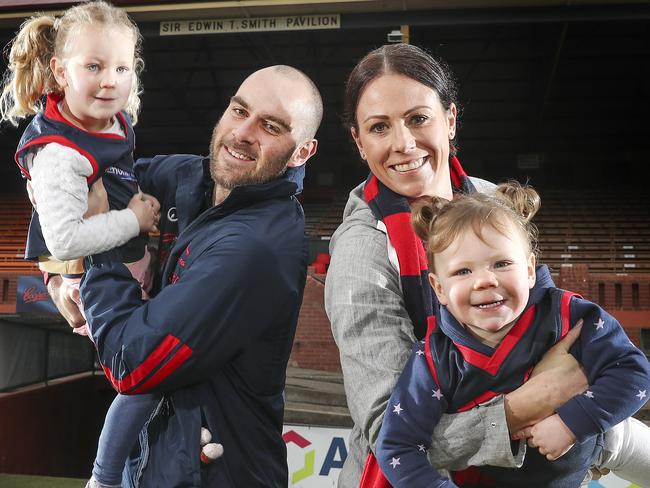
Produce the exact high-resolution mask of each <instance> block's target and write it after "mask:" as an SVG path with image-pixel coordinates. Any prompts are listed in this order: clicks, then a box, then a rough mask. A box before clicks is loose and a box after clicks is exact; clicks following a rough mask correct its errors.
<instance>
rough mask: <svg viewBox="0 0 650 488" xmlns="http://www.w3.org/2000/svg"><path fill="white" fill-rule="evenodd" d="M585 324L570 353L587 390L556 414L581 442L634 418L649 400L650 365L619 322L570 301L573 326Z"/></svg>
mask: <svg viewBox="0 0 650 488" xmlns="http://www.w3.org/2000/svg"><path fill="white" fill-rule="evenodd" d="M579 319H583V320H584V324H583V326H582V331H581V333H580V337H579V339H578V340H577V341H576V343H575V344H574V345H573V347H572V348H571V350H570V352H571V353H572V354H573V355H574V356H575V357H576V359H577V360H578V361H579V362H580V364H582V366H583V367H584V368H585V370H586V372H587V376H588V379H589V387H588V388H587V391H585V392H584V393H582V394H581V395H576V396H575V397H573V398H572V399H571V400H569V401H568V402H567V403H565V404H564V405H563V406H562V407H560V408H559V409H558V411H557V413H558V415H559V416H560V418H562V421H563V422H564V423H565V424H566V425H567V427H568V428H569V429H571V431H572V432H573V434H574V435H575V436H576V438H577V440H578V441H582V440H583V439H585V438H586V437H589V436H590V435H594V434H597V433H600V432H605V431H607V430H609V429H610V428H612V427H613V426H614V425H616V424H617V423H619V422H620V421H622V420H624V419H626V418H628V417H630V416H631V415H632V414H634V413H635V412H636V411H637V410H639V409H640V408H641V407H642V406H643V405H644V404H645V403H646V402H647V401H648V394H650V388H649V387H650V365H649V363H648V360H647V359H646V357H645V355H644V354H643V353H642V352H641V351H640V350H639V349H638V348H637V347H636V346H635V345H634V344H633V343H632V342H631V341H630V339H629V338H628V337H627V335H626V334H625V331H624V330H623V328H622V327H621V325H620V324H619V323H618V321H617V320H616V319H615V318H614V317H612V316H611V315H609V314H608V313H607V312H606V311H605V310H603V309H602V308H600V307H599V306H598V305H596V304H594V303H591V302H589V301H587V300H583V299H580V298H573V299H572V301H571V322H570V323H571V324H575V323H576V322H577V321H578V320H579Z"/></svg>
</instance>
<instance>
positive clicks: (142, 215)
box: [128, 192, 160, 232]
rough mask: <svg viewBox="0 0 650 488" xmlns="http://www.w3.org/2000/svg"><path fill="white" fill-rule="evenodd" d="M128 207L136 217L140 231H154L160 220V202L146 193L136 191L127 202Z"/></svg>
mask: <svg viewBox="0 0 650 488" xmlns="http://www.w3.org/2000/svg"><path fill="white" fill-rule="evenodd" d="M128 208H130V209H131V210H132V211H133V213H135V216H136V217H137V219H138V223H139V224H140V231H141V232H156V231H157V230H158V228H157V227H156V226H157V225H158V221H159V220H160V203H158V200H156V198H154V197H152V196H151V195H147V194H146V193H142V192H138V193H136V194H135V195H133V198H131V201H130V202H129V205H128Z"/></svg>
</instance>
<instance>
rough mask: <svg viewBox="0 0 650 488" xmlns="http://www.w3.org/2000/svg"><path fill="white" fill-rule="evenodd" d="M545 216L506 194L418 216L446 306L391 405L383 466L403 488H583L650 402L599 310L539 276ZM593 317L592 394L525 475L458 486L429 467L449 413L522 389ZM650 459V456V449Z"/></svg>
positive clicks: (517, 193)
mask: <svg viewBox="0 0 650 488" xmlns="http://www.w3.org/2000/svg"><path fill="white" fill-rule="evenodd" d="M538 208H539V196H538V195H537V193H536V192H535V191H534V190H533V189H532V188H523V187H521V186H519V185H516V184H506V185H500V186H499V187H498V188H497V193H496V196H493V197H489V196H486V195H483V194H479V193H477V194H473V195H471V196H463V197H460V198H459V199H457V200H454V201H451V202H448V201H446V200H443V199H439V198H434V199H432V201H431V202H430V203H427V204H424V205H422V206H421V207H419V208H417V209H416V210H415V211H414V212H413V225H414V228H415V231H416V233H417V234H418V236H419V237H420V238H422V239H423V241H424V242H425V247H426V250H427V257H428V260H429V268H430V274H429V280H430V283H431V286H432V287H433V289H434V291H435V294H436V297H437V298H438V301H439V303H440V306H439V307H437V310H436V312H435V317H432V320H431V321H430V323H429V330H428V331H427V335H426V340H425V341H423V342H422V343H417V344H416V345H415V346H414V351H413V354H412V356H411V358H410V359H409V361H408V363H407V364H406V366H405V368H404V371H403V373H402V375H401V377H400V379H399V381H398V384H397V386H396V388H395V390H394V391H393V394H392V395H391V398H390V401H389V404H388V407H387V409H386V413H385V415H384V420H383V424H382V427H381V430H380V433H379V438H378V440H377V452H376V456H377V461H378V462H379V465H380V466H381V469H382V471H383V472H384V474H385V475H386V478H387V479H388V481H389V482H390V483H391V484H392V485H393V486H395V487H409V488H417V487H425V486H426V487H432V486H436V487H442V486H445V487H453V486H458V485H460V486H498V487H509V486H532V485H534V486H544V487H577V486H579V485H580V484H581V482H582V481H583V479H584V478H585V475H586V473H587V471H588V469H589V467H590V466H591V465H592V463H593V462H594V460H595V459H596V457H597V456H598V454H599V453H600V451H601V449H602V433H603V432H604V431H606V430H609V429H610V428H611V427H612V426H614V425H615V424H617V423H619V422H621V421H622V420H624V419H626V418H628V417H629V416H631V415H632V414H633V413H634V412H636V411H637V410H638V409H639V408H641V407H642V406H643V404H644V403H645V402H646V400H647V397H646V392H648V390H649V388H648V387H649V386H650V366H649V364H648V361H647V359H646V358H645V356H644V355H643V354H642V353H641V352H640V351H639V350H638V349H637V348H636V347H635V346H634V345H633V344H632V343H631V342H630V341H629V339H628V338H627V336H626V335H625V333H624V331H623V329H622V328H621V326H620V325H619V324H618V322H616V320H615V319H614V318H613V317H612V316H610V315H609V314H607V312H605V311H604V310H603V309H601V308H600V307H598V306H597V305H596V304H594V303H591V302H588V301H586V300H584V299H582V298H581V297H579V296H578V295H575V294H574V293H571V292H567V291H563V290H560V289H558V288H555V287H554V285H553V282H552V280H551V277H550V274H549V271H548V268H546V267H545V266H541V267H538V268H537V269H536V266H535V264H536V260H535V245H534V243H535V234H534V229H533V227H532V226H531V224H529V221H530V219H531V218H532V217H533V215H534V214H535V212H536V211H537V209H538ZM578 319H583V321H584V325H583V326H582V330H581V331H580V337H579V338H578V340H577V341H576V343H575V345H574V346H573V348H572V353H573V354H574V355H575V356H576V358H577V359H578V361H579V362H580V363H581V364H582V365H583V366H584V367H585V369H586V370H587V373H588V376H589V381H590V386H589V389H588V390H587V391H586V392H584V394H582V395H579V396H576V397H574V398H572V399H571V400H569V401H568V402H567V403H566V404H564V405H563V406H562V407H561V408H560V409H558V411H557V412H556V414H555V415H552V416H551V417H548V418H546V419H544V420H542V421H541V422H539V423H538V424H536V425H535V426H534V427H533V428H532V431H531V437H530V438H529V445H530V446H534V447H537V448H538V449H529V450H528V452H527V453H526V457H525V461H524V464H523V466H522V467H521V468H519V469H507V468H497V467H491V466H481V467H475V468H469V469H468V470H465V471H461V472H457V473H455V474H454V476H453V480H454V481H451V480H449V479H447V478H444V477H442V476H441V475H440V474H439V473H438V472H437V471H436V470H435V469H434V468H433V467H432V466H431V465H430V464H429V463H428V461H427V449H428V447H429V445H430V439H431V436H432V433H433V429H434V427H435V425H436V423H437V421H438V419H439V418H440V416H441V415H442V414H443V413H444V412H460V411H464V410H467V409H470V408H474V407H476V406H477V405H479V404H481V403H483V402H486V401H487V400H489V399H490V398H492V397H494V396H497V395H499V394H501V393H506V392H509V391H512V390H514V389H516V388H517V387H518V386H520V385H521V384H522V383H523V382H524V381H526V379H527V378H528V376H529V375H530V372H531V370H532V367H533V366H534V365H535V364H536V363H537V362H538V361H539V359H540V358H541V357H542V355H543V354H544V352H546V351H547V350H548V349H549V348H550V347H551V346H552V345H553V344H555V343H556V342H557V341H558V340H560V339H561V338H562V337H564V336H565V335H566V334H567V332H568V331H569V329H570V327H571V324H576V322H577V321H578ZM646 449H648V450H650V446H648V447H646Z"/></svg>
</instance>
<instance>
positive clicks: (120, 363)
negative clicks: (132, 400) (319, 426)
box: [81, 155, 307, 488]
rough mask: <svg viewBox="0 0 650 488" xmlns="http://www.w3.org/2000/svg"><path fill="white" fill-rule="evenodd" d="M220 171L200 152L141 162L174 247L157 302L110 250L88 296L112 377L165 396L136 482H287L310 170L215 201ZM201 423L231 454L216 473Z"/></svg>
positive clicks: (135, 470) (87, 284)
mask: <svg viewBox="0 0 650 488" xmlns="http://www.w3.org/2000/svg"><path fill="white" fill-rule="evenodd" d="M208 164H209V163H208V160H207V159H204V158H201V157H199V156H190V155H174V156H159V157H156V158H153V159H147V160H139V161H138V162H137V163H136V175H137V177H138V181H139V183H140V186H141V187H142V189H143V190H144V191H145V192H148V193H151V194H153V195H154V196H156V197H157V198H158V199H159V200H160V201H161V203H162V206H163V208H162V216H163V219H165V221H163V222H162V223H161V227H162V234H163V236H165V235H168V241H169V242H170V243H173V245H172V246H171V249H169V258H168V260H167V264H166V266H165V269H164V272H163V274H162V286H161V290H160V292H159V293H158V294H157V295H156V296H155V297H154V298H153V299H151V300H149V301H148V302H142V300H141V299H140V288H139V285H138V283H137V282H136V281H135V280H133V279H132V278H131V275H130V273H129V272H128V270H127V269H126V267H125V266H124V265H122V264H121V263H119V262H116V261H115V256H112V255H111V252H110V251H109V252H108V253H104V254H101V255H96V256H92V257H91V258H89V259H88V260H87V264H88V267H89V269H88V271H87V272H86V275H85V278H84V280H83V282H82V286H81V296H82V299H83V302H84V304H85V307H86V309H85V312H86V317H87V319H88V324H89V326H90V329H91V331H92V335H93V339H94V341H95V344H96V346H97V350H98V353H99V359H100V362H101V363H102V365H103V367H104V370H105V372H106V374H107V377H108V378H109V379H110V380H111V382H112V383H113V386H114V387H115V389H116V390H118V391H120V392H121V393H126V394H137V393H144V392H160V393H163V394H164V398H163V400H162V401H161V404H160V405H159V407H158V409H157V410H156V412H155V415H154V416H153V418H152V420H151V421H150V422H149V424H148V427H145V429H144V430H143V433H142V435H141V446H140V459H137V457H134V459H133V463H132V465H131V467H130V470H129V469H128V468H127V470H128V471H129V473H128V474H129V480H127V484H126V485H125V486H129V485H131V486H143V487H151V488H158V487H165V488H174V487H181V486H183V487H190V486H191V487H195V486H196V487H199V486H200V487H208V486H210V487H211V486H215V487H216V486H218V487H220V488H222V487H247V488H249V487H250V488H254V487H262V486H263V487H282V488H284V487H286V486H287V484H288V481H287V464H286V447H285V444H284V442H283V440H282V423H283V409H284V399H283V390H284V384H285V374H286V373H285V371H286V365H287V361H288V358H289V353H290V350H291V346H292V342H293V337H294V332H295V328H296V323H297V319H298V312H299V308H300V304H301V301H302V294H303V289H304V284H305V277H306V265H307V247H306V240H305V236H304V214H303V211H302V208H301V206H300V204H299V203H298V201H297V200H296V198H295V194H296V193H297V192H299V191H300V190H301V189H302V178H303V176H304V169H303V168H296V169H290V170H288V171H287V173H286V174H285V175H284V176H283V177H281V178H279V179H277V180H275V181H272V182H269V183H266V184H263V185H249V186H242V187H237V188H235V189H234V190H233V191H232V193H231V194H230V195H229V196H228V198H227V199H226V200H225V201H224V202H222V203H221V204H220V205H218V206H215V207H213V206H210V205H209V204H207V203H206V197H207V196H208V195H211V189H212V184H211V181H210V178H209V171H208V170H207V165H208ZM173 207H175V212H174V211H172V208H173ZM203 208H207V210H205V211H203V212H202V209H203ZM168 217H170V218H168ZM175 230H177V231H178V232H179V235H178V237H177V238H176V239H174V238H173V237H170V236H171V235H172V234H174V232H172V231H175ZM161 249H163V251H164V249H165V248H164V246H163V248H161ZM201 425H204V426H206V427H207V428H208V429H210V430H211V431H212V433H213V436H214V438H215V440H216V441H218V442H221V443H222V444H223V446H224V454H223V456H222V457H221V458H219V459H218V460H217V461H215V462H214V463H212V464H210V465H207V466H206V465H201V463H200V460H199V434H200V427H201Z"/></svg>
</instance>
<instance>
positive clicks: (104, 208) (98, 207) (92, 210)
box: [84, 178, 110, 219]
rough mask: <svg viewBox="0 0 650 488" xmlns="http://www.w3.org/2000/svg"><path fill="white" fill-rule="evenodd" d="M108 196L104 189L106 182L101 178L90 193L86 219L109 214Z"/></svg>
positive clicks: (91, 188)
mask: <svg viewBox="0 0 650 488" xmlns="http://www.w3.org/2000/svg"><path fill="white" fill-rule="evenodd" d="M109 210H110V209H109V207H108V194H107V193H106V188H104V180H102V179H101V178H99V179H98V180H97V181H96V182H95V183H93V185H92V186H91V187H90V190H89V191H88V209H87V210H86V213H85V214H84V219H87V218H88V217H92V216H93V215H99V214H102V213H106V212H108V211H109Z"/></svg>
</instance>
